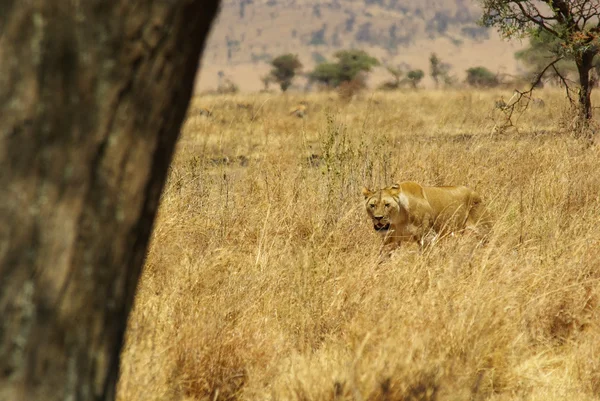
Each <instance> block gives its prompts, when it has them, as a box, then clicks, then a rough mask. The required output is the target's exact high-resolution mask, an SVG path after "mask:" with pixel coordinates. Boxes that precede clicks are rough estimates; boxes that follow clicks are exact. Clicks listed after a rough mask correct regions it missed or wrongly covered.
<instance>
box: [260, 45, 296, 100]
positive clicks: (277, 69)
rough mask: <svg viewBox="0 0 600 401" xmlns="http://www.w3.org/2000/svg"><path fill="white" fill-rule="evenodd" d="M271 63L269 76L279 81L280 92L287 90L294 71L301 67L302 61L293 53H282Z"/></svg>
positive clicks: (294, 73)
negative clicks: (271, 67)
mask: <svg viewBox="0 0 600 401" xmlns="http://www.w3.org/2000/svg"><path fill="white" fill-rule="evenodd" d="M271 65H272V66H273V69H272V70H271V76H272V77H273V79H274V80H275V81H276V82H278V83H279V87H280V88H281V91H282V92H285V91H286V90H288V88H289V87H290V86H291V85H292V80H293V79H294V77H295V76H296V73H297V72H298V71H299V70H300V69H301V68H302V63H301V62H300V60H298V56H297V55H295V54H283V55H281V56H279V57H277V58H275V59H273V61H271ZM265 86H266V85H265Z"/></svg>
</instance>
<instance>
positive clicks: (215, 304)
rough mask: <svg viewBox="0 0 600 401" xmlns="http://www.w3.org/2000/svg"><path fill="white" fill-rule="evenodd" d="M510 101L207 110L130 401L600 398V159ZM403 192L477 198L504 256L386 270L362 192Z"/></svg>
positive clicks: (194, 111)
mask: <svg viewBox="0 0 600 401" xmlns="http://www.w3.org/2000/svg"><path fill="white" fill-rule="evenodd" d="M500 95H502V93H500V92H493V91H492V92H478V91H464V92H461V91H457V92H441V91H439V92H437V91H421V92H406V93H385V94H384V93H374V94H363V95H361V96H360V97H359V98H357V99H354V100H352V101H351V102H346V103H341V102H339V101H338V100H337V98H336V97H335V96H332V95H327V94H310V95H306V96H301V95H288V96H275V95H264V94H263V95H237V96H231V97H227V96H223V97H203V98H197V99H194V101H193V103H192V106H191V108H190V111H189V116H188V119H187V121H186V123H185V126H184V128H183V132H182V138H181V140H180V142H179V145H178V149H177V153H176V156H175V158H174V161H173V163H172V166H171V170H170V174H169V178H168V182H167V184H166V187H165V190H164V193H163V196H162V201H161V205H160V210H159V213H158V217H157V221H156V224H155V228H154V233H153V238H152V242H151V246H150V250H149V252H148V256H147V261H146V265H145V270H144V273H143V276H142V278H141V282H140V284H139V288H138V294H137V298H136V304H135V308H134V311H133V313H132V316H131V318H130V321H129V327H128V331H127V339H126V344H125V348H124V351H123V354H122V371H121V378H120V382H119V389H118V399H119V400H121V401H129V400H131V401H133V400H211V401H215V400H299V401H304V400H370V401H379V400H382V401H383V400H484V399H486V400H546V401H548V400H550V401H552V400H565V399H567V398H568V399H571V400H597V399H598V398H599V394H600V321H599V319H600V310H599V302H598V301H599V296H600V286H599V278H600V224H599V223H600V174H599V171H600V157H599V156H600V151H599V150H598V148H597V147H596V146H591V147H590V146H588V145H587V144H586V143H585V142H584V141H582V140H581V139H578V138H577V137H576V135H574V133H573V132H572V129H571V124H572V119H571V118H570V113H569V110H568V107H567V104H566V102H565V101H564V99H563V94H562V93H561V92H557V91H556V92H555V91H544V92H541V94H540V95H539V96H541V97H542V98H543V99H544V100H545V103H546V107H544V108H529V109H527V110H526V111H524V112H523V114H522V115H520V117H519V120H518V123H517V127H518V130H516V129H514V128H510V129H504V130H501V129H497V128H494V127H495V126H497V125H498V124H499V123H501V122H502V115H503V112H502V111H501V110H497V109H494V101H495V100H497V99H498V98H499V97H500ZM508 97H510V93H509V94H508V96H506V94H505V98H508ZM300 100H307V101H308V113H309V114H308V115H307V116H306V118H303V119H301V118H297V117H295V116H290V115H289V114H288V113H289V109H290V108H291V107H292V106H294V105H295V104H297V103H298V102H299V101H300ZM599 100H600V99H597V98H596V99H595V101H596V103H597V102H598V101H599ZM200 108H207V109H209V110H210V111H211V112H212V114H211V115H210V116H206V115H201V114H200V113H199V112H198V111H199V110H200ZM204 114H206V113H204ZM403 180H415V181H418V182H420V183H422V184H426V185H442V184H445V185H454V184H457V185H458V184H460V185H467V186H469V187H471V188H473V189H475V190H477V191H478V192H479V193H480V194H481V195H482V196H483V198H484V200H485V202H486V203H487V204H488V205H489V208H490V210H491V211H492V213H493V214H494V216H495V225H494V231H493V234H492V236H491V238H490V241H489V242H488V243H487V244H485V245H483V244H480V243H479V242H477V240H476V239H474V238H469V237H454V238H448V239H446V240H444V241H441V242H440V243H438V244H437V245H436V246H434V247H433V248H431V249H427V250H426V251H423V252H420V251H419V250H418V248H417V247H416V246H413V245H408V246H404V247H402V248H401V249H400V250H399V251H397V252H396V253H395V254H394V256H393V257H392V258H391V259H390V260H385V261H380V260H379V248H380V245H381V240H380V238H379V237H378V236H377V235H376V233H375V232H373V229H372V227H371V223H370V222H369V220H368V218H367V216H366V213H365V211H364V206H363V199H362V195H361V191H360V189H361V187H362V186H363V185H369V186H372V187H381V186H383V185H386V184H391V183H393V182H396V181H403Z"/></svg>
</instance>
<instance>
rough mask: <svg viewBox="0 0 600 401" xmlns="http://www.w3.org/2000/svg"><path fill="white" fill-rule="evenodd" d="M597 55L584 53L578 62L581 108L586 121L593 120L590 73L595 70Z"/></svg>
mask: <svg viewBox="0 0 600 401" xmlns="http://www.w3.org/2000/svg"><path fill="white" fill-rule="evenodd" d="M595 55H596V53H593V52H589V53H583V54H582V55H581V58H580V59H578V60H577V61H576V64H577V72H578V74H579V107H580V108H581V116H582V117H583V119H584V120H585V121H590V120H591V119H592V82H591V79H590V72H591V71H592V68H594V65H593V61H594V56H595Z"/></svg>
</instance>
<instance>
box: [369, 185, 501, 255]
mask: <svg viewBox="0 0 600 401" xmlns="http://www.w3.org/2000/svg"><path fill="white" fill-rule="evenodd" d="M363 195H364V196H365V201H366V208H367V214H368V215H369V217H371V219H372V220H373V228H375V230H376V231H377V232H379V233H380V234H381V235H382V236H383V237H384V249H385V250H387V251H392V250H393V249H395V248H396V247H398V246H400V244H401V243H402V242H403V241H417V242H418V243H419V245H420V246H421V247H422V246H424V245H426V244H429V243H432V242H433V241H435V240H436V239H437V238H439V236H441V235H445V234H450V233H452V234H453V233H454V232H455V231H464V230H465V229H469V230H473V231H474V232H475V233H477V234H479V235H485V234H487V233H488V231H489V229H490V223H491V222H490V219H489V216H488V214H487V212H486V211H485V209H484V207H483V205H482V202H481V198H480V197H479V195H478V194H477V193H476V192H475V191H473V190H471V189H469V188H467V187H463V186H456V187H424V186H421V185H419V184H417V183H416V182H412V181H405V182H402V183H400V184H394V185H392V186H389V187H386V188H382V189H380V190H377V191H371V190H370V189H368V188H363Z"/></svg>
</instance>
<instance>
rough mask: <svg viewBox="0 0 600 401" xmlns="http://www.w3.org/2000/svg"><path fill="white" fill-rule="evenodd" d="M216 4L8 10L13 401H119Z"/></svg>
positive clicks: (4, 97)
mask: <svg viewBox="0 0 600 401" xmlns="http://www.w3.org/2000/svg"><path fill="white" fill-rule="evenodd" d="M218 3H219V1H218V0H172V1H164V0H112V1H103V0H86V1H76V2H73V1H61V0H33V1H20V2H15V1H9V2H4V3H3V4H2V6H0V9H1V10H2V12H0V58H1V59H2V62H1V63H0V171H1V173H0V188H1V189H2V195H1V196H0V221H1V222H2V223H1V224H0V315H1V317H0V400H11V401H13V400H14V401H19V400H45V401H53V400H66V399H69V400H74V401H79V400H113V399H114V393H115V385H116V382H117V378H118V367H119V354H120V350H121V344H122V342H123V336H124V332H125V327H126V321H127V316H128V314H129V311H130V309H131V306H132V302H133V297H134V292H135V288H136V284H137V281H138V278H139V275H140V270H141V267H142V263H143V259H144V255H145V252H146V246H147V243H148V238H149V235H150V231H151V228H152V223H153V220H154V216H155V213H156V209H157V205H158V201H159V197H160V193H161V190H162V187H163V183H164V180H165V175H166V171H167V168H168V165H169V162H170V160H171V154H172V152H173V148H174V145H175V142H176V140H177V137H178V133H179V128H180V125H181V122H182V120H183V118H184V116H185V112H186V109H187V105H188V102H189V99H190V96H191V93H192V89H193V81H194V77H195V75H196V73H197V69H198V62H199V58H200V55H201V52H202V48H203V46H204V42H205V39H206V37H207V34H208V31H209V27H210V24H211V21H212V20H213V18H214V16H215V14H216V12H217V6H218Z"/></svg>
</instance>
